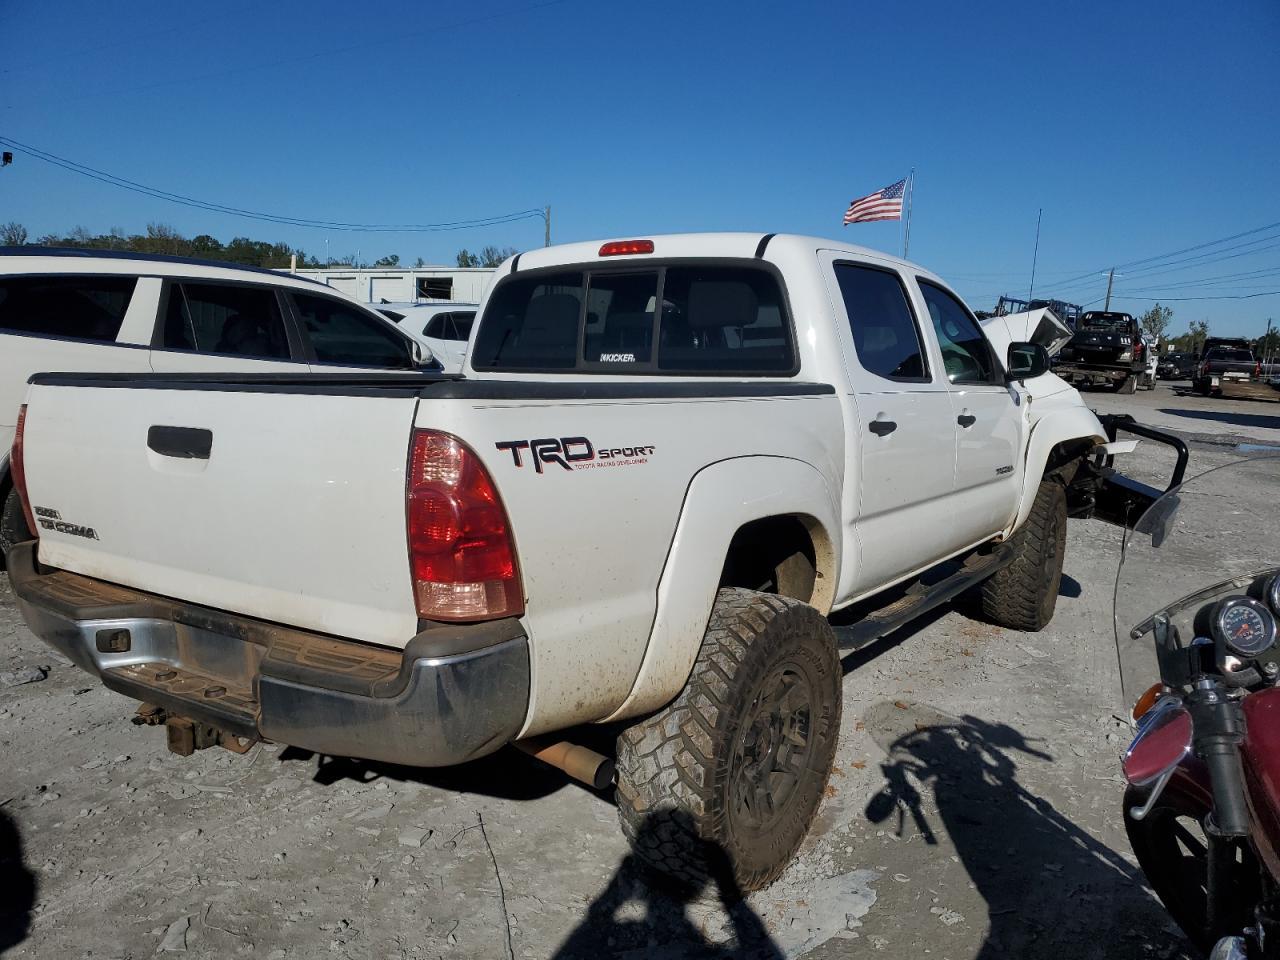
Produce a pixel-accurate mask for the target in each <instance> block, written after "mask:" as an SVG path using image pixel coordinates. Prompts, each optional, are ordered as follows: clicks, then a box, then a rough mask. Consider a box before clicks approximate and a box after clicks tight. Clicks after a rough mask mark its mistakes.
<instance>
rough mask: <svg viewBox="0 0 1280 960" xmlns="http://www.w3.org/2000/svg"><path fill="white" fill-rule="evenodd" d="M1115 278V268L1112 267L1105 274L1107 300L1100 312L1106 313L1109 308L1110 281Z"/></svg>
mask: <svg viewBox="0 0 1280 960" xmlns="http://www.w3.org/2000/svg"><path fill="white" fill-rule="evenodd" d="M1115 278H1116V268H1115V267H1112V268H1111V272H1110V273H1108V274H1107V302H1106V303H1105V304H1104V305H1103V307H1102V312H1103V313H1106V312H1107V311H1108V310H1110V309H1111V281H1113V280H1114V279H1115Z"/></svg>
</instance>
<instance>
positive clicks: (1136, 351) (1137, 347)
mask: <svg viewBox="0 0 1280 960" xmlns="http://www.w3.org/2000/svg"><path fill="white" fill-rule="evenodd" d="M1143 346H1145V344H1143V342H1142V341H1141V340H1135V341H1133V358H1134V359H1135V360H1141V359H1142V348H1143Z"/></svg>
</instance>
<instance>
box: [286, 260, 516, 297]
mask: <svg viewBox="0 0 1280 960" xmlns="http://www.w3.org/2000/svg"><path fill="white" fill-rule="evenodd" d="M283 272H288V271H283ZM293 272H294V273H296V274H298V276H302V277H310V278H311V279H312V280H319V281H320V282H321V283H327V284H328V285H329V286H331V287H333V288H334V289H335V290H341V291H342V292H343V293H345V294H346V295H347V296H349V297H355V298H356V299H357V300H363V301H365V302H366V303H381V302H382V301H383V300H386V301H387V302H388V303H409V302H412V301H415V300H460V301H463V302H465V303H478V302H479V301H480V298H481V297H482V296H484V293H485V291H486V290H488V289H489V284H491V283H492V282H493V273H494V268H493V267H376V268H375V267H367V268H363V269H355V268H353V267H308V268H305V269H298V270H295V271H293Z"/></svg>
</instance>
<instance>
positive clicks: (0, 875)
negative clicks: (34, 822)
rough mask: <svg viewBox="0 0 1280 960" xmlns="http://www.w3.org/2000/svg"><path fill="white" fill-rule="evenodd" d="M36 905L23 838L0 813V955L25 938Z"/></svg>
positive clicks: (32, 876) (34, 880) (15, 825)
mask: <svg viewBox="0 0 1280 960" xmlns="http://www.w3.org/2000/svg"><path fill="white" fill-rule="evenodd" d="M35 902H36V877H35V874H33V873H32V872H31V871H30V870H28V869H27V866H26V864H25V863H24V862H23V859H22V835H21V834H20V833H19V832H18V825H17V823H15V822H14V820H13V818H12V817H10V816H9V815H8V814H6V813H5V812H4V811H3V810H0V954H3V953H4V952H5V951H6V950H8V949H9V948H10V947H16V946H17V945H18V944H20V943H21V942H22V941H23V940H25V939H26V938H27V932H28V931H29V930H30V929H31V908H32V907H33V906H34V905H35Z"/></svg>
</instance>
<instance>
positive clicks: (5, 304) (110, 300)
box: [0, 277, 137, 342]
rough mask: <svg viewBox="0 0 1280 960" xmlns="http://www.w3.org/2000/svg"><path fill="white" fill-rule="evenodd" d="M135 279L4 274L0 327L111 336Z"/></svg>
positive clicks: (53, 334) (125, 308)
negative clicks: (13, 275)
mask: <svg viewBox="0 0 1280 960" xmlns="http://www.w3.org/2000/svg"><path fill="white" fill-rule="evenodd" d="M136 285H137V280H136V279H135V278H133V277H3V278H0V330H14V331H18V332H21V333H38V334H44V335H45V336H49V337H68V338H73V339H76V340H98V341H107V342H110V341H113V340H115V338H116V336H117V335H118V334H119V333H120V326H121V324H122V323H124V315H125V312H126V311H128V309H129V301H130V300H131V299H132V297H133V288H134V287H135V286H136Z"/></svg>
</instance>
